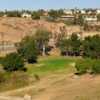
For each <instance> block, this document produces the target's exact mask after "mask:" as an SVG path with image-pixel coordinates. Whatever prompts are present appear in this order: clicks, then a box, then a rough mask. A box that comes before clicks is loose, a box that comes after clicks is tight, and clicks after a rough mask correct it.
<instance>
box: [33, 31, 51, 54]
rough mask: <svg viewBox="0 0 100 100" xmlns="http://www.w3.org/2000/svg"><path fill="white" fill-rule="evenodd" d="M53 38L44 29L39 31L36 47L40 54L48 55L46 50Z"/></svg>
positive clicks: (35, 37)
mask: <svg viewBox="0 0 100 100" xmlns="http://www.w3.org/2000/svg"><path fill="white" fill-rule="evenodd" d="M50 37H51V32H49V31H47V30H43V29H39V30H37V32H36V34H35V36H34V39H35V41H36V45H37V47H38V50H39V52H40V54H41V53H42V54H43V55H44V54H46V50H47V49H48V42H49V39H50Z"/></svg>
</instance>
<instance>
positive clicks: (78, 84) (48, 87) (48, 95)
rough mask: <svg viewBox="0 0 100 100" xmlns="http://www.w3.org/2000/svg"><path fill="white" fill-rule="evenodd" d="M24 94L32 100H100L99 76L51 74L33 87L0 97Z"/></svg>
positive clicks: (3, 94) (6, 93)
mask: <svg viewBox="0 0 100 100" xmlns="http://www.w3.org/2000/svg"><path fill="white" fill-rule="evenodd" d="M25 94H28V95H31V96H32V100H100V76H91V75H88V74H87V75H83V76H80V77H78V76H75V75H73V74H69V75H66V74H53V75H49V76H46V77H44V78H42V79H41V80H40V82H37V83H35V84H34V85H33V86H29V87H26V88H22V89H18V90H14V91H8V92H5V93H2V94H0V95H2V96H12V97H13V96H20V97H23V96H24V95H25ZM0 100H1V99H0Z"/></svg>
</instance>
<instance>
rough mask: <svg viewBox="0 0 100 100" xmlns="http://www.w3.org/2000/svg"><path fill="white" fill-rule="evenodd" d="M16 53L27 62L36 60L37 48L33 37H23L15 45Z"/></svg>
mask: <svg viewBox="0 0 100 100" xmlns="http://www.w3.org/2000/svg"><path fill="white" fill-rule="evenodd" d="M17 51H18V53H19V54H20V55H21V56H22V57H23V58H24V59H25V60H26V61H27V62H28V63H35V62H37V56H38V49H37V46H36V43H35V40H34V38H33V37H29V36H27V37H25V38H24V39H23V40H22V41H21V42H20V43H19V45H18V46H17Z"/></svg>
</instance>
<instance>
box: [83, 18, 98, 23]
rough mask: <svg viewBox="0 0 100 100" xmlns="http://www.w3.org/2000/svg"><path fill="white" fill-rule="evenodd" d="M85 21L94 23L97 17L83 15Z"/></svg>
mask: <svg viewBox="0 0 100 100" xmlns="http://www.w3.org/2000/svg"><path fill="white" fill-rule="evenodd" d="M84 21H85V22H90V23H95V22H97V21H98V19H97V17H85V18H84Z"/></svg>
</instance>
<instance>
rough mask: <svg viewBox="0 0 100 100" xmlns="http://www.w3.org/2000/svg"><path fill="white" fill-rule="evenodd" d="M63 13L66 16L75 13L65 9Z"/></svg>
mask: <svg viewBox="0 0 100 100" xmlns="http://www.w3.org/2000/svg"><path fill="white" fill-rule="evenodd" d="M63 12H64V14H66V15H72V14H73V11H72V10H71V9H64V10H63Z"/></svg>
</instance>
